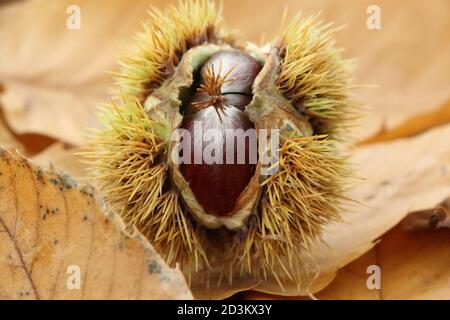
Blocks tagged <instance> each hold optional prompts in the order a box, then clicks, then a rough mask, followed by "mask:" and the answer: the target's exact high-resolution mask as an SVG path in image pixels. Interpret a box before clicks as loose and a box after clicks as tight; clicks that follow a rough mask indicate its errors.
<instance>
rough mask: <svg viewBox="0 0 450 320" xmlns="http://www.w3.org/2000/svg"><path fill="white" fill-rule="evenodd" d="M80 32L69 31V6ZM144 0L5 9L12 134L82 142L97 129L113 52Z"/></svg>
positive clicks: (3, 68)
mask: <svg viewBox="0 0 450 320" xmlns="http://www.w3.org/2000/svg"><path fill="white" fill-rule="evenodd" d="M74 4H76V5H78V7H79V8H80V13H81V25H80V29H68V28H67V27H66V20H67V19H68V17H69V16H70V13H67V9H68V7H69V5H74ZM147 6H148V2H147V1H145V0H138V1H133V5H130V2H129V1H126V0H118V1H114V2H108V3H105V2H103V1H89V0H79V1H75V2H74V1H68V0H67V1H65V0H64V1H61V0H49V1H23V2H19V3H15V4H12V5H8V6H3V7H1V8H0V43H1V46H0V84H1V85H3V87H4V92H3V93H0V106H1V107H2V108H3V109H4V112H5V117H6V119H7V121H8V123H9V124H10V125H11V127H12V128H13V129H14V131H15V132H16V133H18V134H22V133H38V134H41V135H44V136H48V137H51V138H55V139H60V140H62V141H65V142H68V143H70V144H72V145H80V144H83V143H84V142H85V131H86V127H94V126H96V125H97V122H96V119H95V111H96V104H97V103H98V102H100V101H105V100H106V99H107V96H108V92H107V88H108V86H110V85H111V82H112V77H111V76H110V75H108V74H107V73H106V70H113V69H114V68H115V67H116V63H115V57H114V55H115V54H117V53H118V51H120V50H119V46H120V45H122V42H123V41H124V40H125V39H128V38H129V37H131V36H132V34H133V30H135V29H137V28H138V26H139V22H140V20H141V19H142V17H143V16H145V14H146V8H147Z"/></svg>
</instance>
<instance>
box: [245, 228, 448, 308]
mask: <svg viewBox="0 0 450 320" xmlns="http://www.w3.org/2000/svg"><path fill="white" fill-rule="evenodd" d="M449 246H450V233H449V232H448V231H446V230H436V231H424V230H422V231H415V232H406V231H405V230H403V229H402V227H401V226H396V227H395V228H394V229H392V230H390V231H389V232H387V233H386V234H385V235H384V236H383V237H382V238H381V239H380V242H379V243H378V244H377V245H376V247H374V248H373V249H372V250H370V251H369V252H368V253H366V254H364V255H363V256H361V257H360V258H358V259H357V260H355V261H353V262H351V263H350V264H348V265H347V266H345V267H344V268H342V269H340V270H339V272H338V274H337V276H336V278H335V279H334V280H333V281H332V282H331V283H330V285H329V286H327V287H326V288H325V289H324V290H322V291H320V292H318V293H316V294H315V295H314V298H315V299H319V300H341V299H364V300H366V299H367V300H392V299H402V300H403V299H445V300H449V299H450V269H449V268H448V265H449V263H450V250H448V248H449ZM373 265H376V266H379V267H380V275H381V277H380V280H381V283H380V284H381V286H380V288H379V289H376V288H373V289H369V287H368V286H367V281H368V278H369V276H371V275H372V274H373V273H372V271H370V272H368V268H369V267H370V266H373ZM237 297H238V298H241V299H252V300H253V299H280V298H283V299H284V297H280V296H274V295H268V294H263V293H260V292H254V291H250V292H245V293H242V294H240V295H238V296H237ZM290 298H291V299H305V297H290ZM307 298H308V297H307Z"/></svg>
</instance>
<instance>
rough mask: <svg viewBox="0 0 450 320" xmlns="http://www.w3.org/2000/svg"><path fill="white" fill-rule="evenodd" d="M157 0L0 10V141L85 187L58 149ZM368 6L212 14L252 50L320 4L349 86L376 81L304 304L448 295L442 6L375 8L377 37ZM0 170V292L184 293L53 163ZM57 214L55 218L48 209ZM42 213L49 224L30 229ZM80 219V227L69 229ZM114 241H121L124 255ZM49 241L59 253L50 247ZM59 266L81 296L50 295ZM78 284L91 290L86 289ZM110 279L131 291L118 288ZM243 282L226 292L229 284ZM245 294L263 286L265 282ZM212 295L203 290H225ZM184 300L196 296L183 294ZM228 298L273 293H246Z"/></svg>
mask: <svg viewBox="0 0 450 320" xmlns="http://www.w3.org/2000/svg"><path fill="white" fill-rule="evenodd" d="M166 2H167V1H161V0H152V1H150V2H149V1H141V0H137V1H133V2H132V3H131V2H129V1H125V0H117V1H106V0H97V1H87V0H85V1H56V0H47V1H8V2H5V3H3V5H0V110H1V111H0V112H1V114H0V145H1V146H2V147H3V148H5V149H7V150H10V151H13V153H15V150H18V151H19V152H20V153H21V154H22V155H24V156H26V157H28V158H30V159H32V160H33V162H34V163H36V164H39V165H42V166H44V167H48V166H49V163H52V164H53V165H54V166H55V167H56V168H58V169H61V170H63V171H66V172H68V173H70V174H71V175H73V176H74V177H76V178H77V180H78V181H80V182H84V181H85V179H84V175H85V173H84V167H85V165H84V164H83V163H82V162H81V161H80V159H79V158H77V157H76V156H74V155H73V153H74V152H76V151H78V150H79V149H80V148H82V147H83V145H84V144H85V143H86V139H85V132H86V128H87V127H92V126H96V125H97V123H96V119H95V110H96V105H97V103H98V102H101V101H102V100H105V99H107V98H108V94H109V90H110V88H111V85H112V83H113V80H112V76H111V75H110V74H109V73H107V72H105V71H107V70H109V71H114V70H116V69H117V65H116V64H115V59H116V57H117V54H119V53H120V52H121V48H122V46H123V44H124V43H125V42H129V41H130V40H131V39H132V36H133V33H134V31H136V30H138V29H139V28H140V21H142V19H144V18H145V16H146V9H147V6H148V4H149V3H151V4H152V5H155V6H157V7H160V8H163V7H165V6H166V5H167V4H166ZM70 4H78V5H79V6H80V8H81V15H82V18H81V19H82V21H81V23H82V25H81V29H80V30H68V29H67V28H66V27H65V22H66V18H67V14H66V8H67V6H68V5H70ZM370 4H373V3H372V2H371V1H348V0H347V1H312V0H309V1H277V2H273V1H268V0H267V1H256V0H255V1H254V0H250V1H235V0H231V1H230V0H228V1H225V2H224V15H225V19H226V23H227V24H228V26H229V27H230V28H232V29H237V30H239V32H240V35H241V36H242V38H244V39H247V40H249V41H254V42H257V43H264V42H265V41H268V40H270V39H272V38H273V36H274V35H275V34H276V32H277V31H278V29H279V26H280V20H281V17H282V15H283V11H284V9H285V7H286V6H287V8H288V11H287V12H288V17H290V16H293V15H294V14H295V13H297V12H299V11H303V12H304V13H305V14H307V15H308V14H315V13H317V12H319V11H321V16H322V18H323V19H324V20H326V21H334V22H335V23H336V24H337V25H346V28H345V29H343V30H342V31H340V32H339V33H338V35H337V37H338V44H339V45H340V46H342V47H344V48H346V51H345V53H344V54H345V56H346V57H355V58H357V59H358V60H357V61H358V67H357V69H356V71H355V82H356V83H358V84H363V85H373V84H375V85H377V87H376V88H361V89H358V90H357V91H356V92H355V95H356V98H357V99H358V100H360V101H361V102H363V103H364V104H366V105H367V106H368V107H369V108H370V109H369V110H368V111H367V114H366V115H365V116H364V117H363V118H362V119H361V120H360V121H359V122H358V124H357V125H356V126H355V128H354V129H353V131H352V135H353V137H354V143H353V144H352V147H351V150H350V151H351V154H352V161H353V163H354V167H355V170H356V172H357V174H358V175H359V176H360V177H362V178H363V179H361V180H360V181H357V182H356V183H355V187H354V188H353V190H352V191H351V192H350V196H352V197H353V198H354V199H356V200H357V201H359V202H361V203H362V204H358V205H353V206H352V207H351V208H349V211H351V212H352V213H349V214H348V217H346V218H347V221H348V222H349V223H348V224H347V225H344V226H342V225H340V226H330V227H329V228H328V230H327V232H326V234H325V239H326V240H327V242H328V243H330V246H329V247H328V248H321V250H319V251H318V252H317V254H316V259H318V261H319V263H320V265H321V269H322V270H323V271H324V272H323V273H324V276H323V277H320V279H319V281H318V283H316V284H315V289H314V290H312V291H314V292H316V291H319V292H317V293H315V294H314V296H315V297H316V298H319V299H348V298H351V299H414V298H416V299H430V298H438V299H450V268H449V265H450V232H449V231H448V229H446V228H445V227H446V226H447V227H448V226H449V225H450V223H449V219H450V213H449V210H450V205H448V206H447V205H446V202H443V201H444V200H445V199H446V198H447V197H449V196H450V101H449V98H450V86H449V83H450V81H449V80H450V73H449V72H448V70H450V42H449V41H448V39H449V38H450V3H449V2H448V1H446V0H432V1H427V2H424V1H420V0H419V1H406V0H402V1H377V2H376V4H378V5H379V6H380V8H381V17H382V29H381V30H376V31H375V30H374V31H371V30H368V29H367V28H366V19H367V14H366V9H367V7H368V6H369V5H370ZM255 8H258V10H257V16H255ZM0 168H2V170H0V172H2V173H3V172H8V173H9V176H7V175H8V174H6V173H5V174H2V175H1V176H0V191H2V193H1V194H2V197H1V198H0V218H1V225H0V238H1V241H0V254H1V257H2V258H1V259H0V270H1V272H0V295H1V296H0V298H36V294H35V293H36V292H38V295H39V298H93V297H99V298H123V299H126V298H139V297H140V298H189V297H191V293H189V291H188V289H187V285H186V283H185V281H184V280H183V279H182V276H181V273H180V272H178V271H177V270H172V269H169V268H168V267H167V266H166V265H165V264H164V263H163V262H162V261H161V259H160V258H159V257H158V256H157V254H156V253H155V252H154V251H153V249H152V248H151V247H150V246H149V245H148V242H147V241H146V240H145V239H142V238H141V236H140V235H139V234H138V233H136V232H135V231H133V230H131V231H129V230H128V231H127V232H125V231H124V230H123V226H122V224H121V222H120V221H118V219H117V217H116V216H115V215H114V214H113V213H107V216H108V217H109V218H108V219H104V212H108V209H107V208H105V207H104V205H103V204H102V203H101V200H100V198H99V197H97V196H96V195H93V196H92V198H90V196H86V194H92V191H89V192H87V191H86V190H87V189H85V187H81V186H78V185H76V186H75V185H73V184H67V183H66V181H65V180H64V179H65V178H64V177H65V176H63V179H62V180H61V179H60V178H61V176H60V175H59V174H58V173H57V172H56V171H55V170H53V169H51V170H50V171H49V172H44V171H41V170H40V169H38V168H37V167H36V166H33V165H31V164H30V163H29V162H27V161H24V160H23V159H22V157H21V156H20V155H17V154H11V153H4V152H2V158H1V160H0ZM11 181H14V184H11ZM52 181H56V183H52ZM2 189H3V190H2ZM61 190H62V191H61ZM89 190H90V189H89ZM86 197H87V198H89V199H91V200H90V201H88V200H89V199H88V200H86V199H85V198H86ZM64 203H67V204H68V206H67V205H66V206H63V205H62V204H64ZM440 204H441V206H440ZM41 206H42V207H41ZM71 206H73V207H71ZM68 208H69V209H68ZM435 208H438V209H439V208H440V209H439V210H435ZM56 209H59V210H60V211H59V214H58V213H54V214H53V216H52V210H54V211H55V212H56ZM47 210H49V212H50V213H49V218H48V219H46V220H42V219H43V217H44V216H46V217H47V215H46V214H47ZM68 210H69V211H70V212H71V213H70V215H68V214H67V213H68ZM417 210H426V211H422V212H419V213H412V214H411V215H409V216H408V217H407V218H406V220H405V221H404V222H403V223H400V224H399V222H400V221H401V220H402V219H403V218H404V217H405V216H406V215H407V214H408V213H409V212H413V211H417ZM437 212H439V213H440V215H439V217H441V220H442V221H441V220H440V221H439V222H438V223H437V227H436V228H429V227H428V222H429V218H430V217H431V216H433V215H434V216H436V213H437ZM17 214H18V215H17ZM69 216H70V217H72V219H73V220H72V221H70V219H68V218H67V217H69ZM85 216H87V218H86V219H87V220H88V222H89V223H80V221H84V220H83V219H84V217H85ZM39 217H40V218H41V220H39ZM77 219H79V220H78V221H77ZM109 219H110V220H111V221H112V222H111V223H109V222H106V221H109ZM38 221H40V223H38ZM75 221H77V222H78V223H75ZM94 221H96V223H93V222H94ZM84 224H86V225H89V226H90V228H89V227H86V228H87V229H86V228H84V227H83V225H84ZM37 225H38V226H39V227H37ZM62 226H64V228H63V227H62ZM440 227H442V228H440ZM33 230H34V231H33ZM46 230H47V231H46ZM68 230H69V231H68ZM70 230H72V231H70ZM92 230H95V232H94V231H92ZM78 233H81V235H79V236H77V237H74V236H73V235H74V234H78ZM50 234H51V236H49V235H50ZM71 235H72V236H71ZM83 235H84V236H83ZM5 237H6V238H5ZM122 238H123V239H127V240H124V241H126V242H127V243H130V245H128V246H126V247H125V249H124V247H123V246H122V245H121V239H122ZM79 239H85V242H84V243H79ZM86 239H89V240H86ZM111 239H115V240H114V241H113V240H111ZM55 240H57V243H58V245H50V244H51V243H54V241H55ZM52 241H53V242H52ZM93 248H95V250H93ZM89 252H91V254H89ZM92 252H96V254H94V255H93V256H92ZM69 253H70V254H69ZM113 253H114V254H113ZM120 254H123V255H124V256H123V257H120V258H119V256H120ZM111 255H112V256H115V257H116V258H115V260H114V261H116V263H117V261H119V263H118V264H117V267H116V268H111V267H110V265H111V260H110V256H111ZM4 257H10V259H12V260H11V261H8V260H7V259H5V258H4ZM71 257H76V260H77V261H84V263H86V264H87V265H89V264H92V265H93V267H90V268H92V270H91V271H90V272H89V275H90V276H87V277H86V279H85V281H86V283H84V285H85V288H84V289H83V291H82V292H81V293H80V292H79V293H78V294H79V295H77V294H74V293H73V292H72V294H74V295H72V296H70V295H67V296H65V295H64V292H65V294H69V293H68V292H67V290H66V291H64V290H58V288H57V286H59V285H61V283H62V284H64V283H65V282H61V281H62V280H61V278H65V277H63V276H64V274H62V273H64V271H65V268H63V266H65V265H67V264H68V263H69V261H68V260H70V259H71ZM91 259H93V260H94V261H95V262H89V261H91ZM355 259H356V260H355ZM136 261H140V262H139V263H136ZM372 264H377V265H379V266H380V267H381V270H382V280H381V281H382V285H381V289H380V290H369V289H367V286H366V280H367V277H368V274H367V273H366V269H367V267H368V266H369V265H372ZM136 266H145V267H146V268H142V269H139V270H136V274H133V272H120V270H134V269H133V268H136ZM130 268H131V269H130ZM339 268H341V269H340V270H339V271H338V269H339ZM100 269H101V270H100ZM88 270H90V269H89V267H88ZM105 270H107V271H108V272H106V274H105V272H103V271H105ZM114 270H115V271H114ZM143 270H146V271H147V273H146V272H144V271H143ZM149 270H152V271H155V270H158V272H156V273H155V272H153V273H152V272H149ZM139 272H142V273H139ZM336 273H337V276H336ZM127 277H128V278H127ZM133 277H134V278H133ZM333 278H334V280H333ZM30 280H31V281H30ZM91 281H92V283H93V281H98V283H100V284H103V286H101V285H100V286H99V287H98V288H97V287H95V290H94V287H93V284H92V283H91ZM330 282H331V283H330ZM124 283H132V285H130V287H129V288H128V289H127V290H125V289H124V290H122V291H120V292H119V291H118V290H117V288H119V287H120V288H122V287H123V285H124ZM257 285H258V284H255V283H245V282H242V283H239V282H238V283H237V284H236V286H237V289H241V290H244V289H250V288H253V287H255V286H257ZM256 289H258V290H261V291H265V292H274V291H277V290H275V289H273V290H271V285H270V284H266V285H263V286H261V285H259V287H257V288H256ZM219 291H220V290H218V293H217V294H216V295H215V296H211V294H206V293H204V294H206V295H204V296H205V297H215V298H221V297H226V296H229V295H230V294H233V293H234V291H229V290H228V291H227V290H224V291H222V292H219ZM54 292H56V293H58V292H61V295H59V296H58V294H55V293H54ZM194 292H195V295H196V296H199V297H202V296H203V295H202V292H201V291H198V290H196V289H195V288H194ZM27 293H28V294H27ZM235 297H239V298H249V299H258V298H281V296H275V295H270V294H267V293H260V292H256V291H244V292H241V293H238V294H237V295H236V296H235ZM295 298H299V297H295Z"/></svg>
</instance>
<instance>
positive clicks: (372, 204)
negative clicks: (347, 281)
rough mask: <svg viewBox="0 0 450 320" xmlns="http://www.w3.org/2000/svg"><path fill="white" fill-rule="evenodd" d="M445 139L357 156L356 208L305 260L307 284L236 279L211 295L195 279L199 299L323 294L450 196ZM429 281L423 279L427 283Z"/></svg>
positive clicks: (445, 133) (378, 147)
mask: <svg viewBox="0 0 450 320" xmlns="http://www.w3.org/2000/svg"><path fill="white" fill-rule="evenodd" d="M443 137H450V125H446V126H442V127H438V128H435V129H433V130H429V131H427V132H426V133H424V134H422V135H419V136H417V137H414V138H409V139H401V140H396V141H392V142H389V143H380V144H374V145H368V146H365V147H361V148H357V149H355V150H354V151H353V153H352V159H353V163H354V167H355V170H356V174H357V175H358V176H359V177H361V178H363V180H362V181H360V182H358V183H356V184H355V186H354V188H353V189H352V190H351V191H350V192H349V194H348V196H349V197H350V198H351V199H354V200H356V201H357V203H353V204H351V205H349V207H348V208H347V209H348V211H347V214H346V215H345V219H346V223H336V224H330V225H328V226H327V227H326V228H325V230H324V232H323V240H324V243H325V244H317V245H316V246H315V247H313V248H312V249H311V251H310V253H309V254H307V253H305V254H304V256H303V261H304V265H305V266H307V267H306V268H305V272H304V277H303V282H302V283H300V284H297V285H295V284H294V285H292V286H291V287H285V288H283V289H282V288H280V287H279V285H278V284H277V282H276V280H275V279H270V278H269V279H267V281H264V282H255V281H252V279H248V278H245V279H240V278H237V279H236V280H234V279H233V286H229V285H228V283H221V284H220V285H219V286H217V285H216V284H215V283H214V282H213V283H211V284H210V290H209V291H208V290H205V289H204V284H203V283H202V281H201V280H202V278H201V277H200V276H198V277H196V278H195V277H194V279H193V287H192V290H193V293H194V296H196V297H198V298H207V297H208V298H211V297H212V298H225V297H229V296H231V295H233V294H235V293H236V292H239V291H244V290H249V289H252V290H257V291H261V292H265V293H271V294H278V295H285V296H288V295H290V296H308V295H312V294H315V293H316V292H319V291H321V290H323V289H324V288H325V287H326V286H328V285H329V284H330V283H331V281H332V280H333V279H334V277H335V276H336V273H337V271H338V270H339V269H340V268H342V267H344V266H345V265H347V264H349V263H350V262H351V261H353V260H355V259H357V258H358V257H360V256H361V255H363V254H364V253H366V252H368V251H370V250H371V249H372V248H373V247H374V246H375V245H376V243H377V241H378V240H379V238H380V236H381V235H382V234H384V233H385V232H386V231H388V230H390V229H391V228H393V227H394V226H395V225H397V224H398V223H399V222H400V221H401V220H402V219H403V218H404V217H405V216H406V214H407V213H408V212H411V211H416V210H422V209H426V208H430V207H434V206H436V205H437V204H438V203H440V202H441V201H442V199H444V198H446V197H447V196H448V195H449V194H450V145H449V144H448V140H447V139H444V138H443ZM382 243H383V242H382ZM382 243H381V244H382ZM387 248H389V247H387ZM386 250H388V249H386ZM308 270H309V272H307V271H308ZM426 275H427V274H426V273H424V278H423V279H426ZM399 290H400V289H399Z"/></svg>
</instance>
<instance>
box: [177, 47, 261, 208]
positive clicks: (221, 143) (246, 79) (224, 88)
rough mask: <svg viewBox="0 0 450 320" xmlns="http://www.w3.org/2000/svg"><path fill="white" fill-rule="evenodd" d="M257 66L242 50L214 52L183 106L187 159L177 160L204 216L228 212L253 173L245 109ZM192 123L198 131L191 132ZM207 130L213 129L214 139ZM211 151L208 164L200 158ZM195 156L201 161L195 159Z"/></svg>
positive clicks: (251, 133) (253, 150) (252, 133)
mask: <svg viewBox="0 0 450 320" xmlns="http://www.w3.org/2000/svg"><path fill="white" fill-rule="evenodd" d="M260 70H261V66H260V65H259V64H258V62H257V61H255V60H254V59H253V58H252V57H250V56H248V55H246V54H244V53H242V52H238V51H222V52H219V53H217V54H215V55H213V56H212V57H211V58H210V59H209V60H208V61H207V62H206V63H205V64H204V65H203V67H202V69H201V71H200V73H199V79H197V83H199V84H200V85H199V87H198V88H197V92H196V93H195V94H194V95H193V96H192V97H191V99H190V100H189V102H187V103H186V105H185V106H183V109H184V113H183V121H182V124H181V126H180V127H181V128H183V129H186V130H187V131H189V133H190V138H191V141H190V142H191V143H190V145H191V161H190V163H182V164H181V165H180V171H181V173H182V174H183V176H184V178H185V179H186V181H187V182H189V186H190V188H191V190H192V192H193V193H194V195H195V197H196V199H197V201H198V203H199V204H200V205H201V206H202V207H203V209H204V210H205V211H206V212H207V213H208V214H212V215H215V216H230V215H232V214H233V210H234V208H235V204H236V201H237V199H238V197H239V195H240V194H241V193H242V191H243V190H244V189H245V187H246V186H247V185H248V183H249V181H250V179H251V178H252V177H253V175H254V174H255V169H256V162H257V140H256V132H255V130H254V129H255V126H254V124H253V123H252V122H251V121H250V120H249V118H248V116H247V114H246V112H245V111H244V109H245V107H246V106H247V105H248V104H249V103H250V102H251V100H252V85H253V82H254V80H255V78H256V76H257V75H258V73H259V71H260ZM196 122H197V124H198V127H197V128H199V127H201V128H202V130H201V132H197V131H196V130H195V123H196ZM210 129H212V130H213V131H211V130H210ZM208 132H216V136H214V139H211V138H212V137H210V136H207V135H208ZM243 135H244V136H243ZM211 144H214V145H213V146H211ZM211 149H214V150H213V151H212V154H211V155H212V157H213V158H214V159H215V161H214V162H213V163H211V161H207V160H205V159H204V157H203V156H204V155H205V153H206V154H207V153H208V150H211ZM216 152H218V153H221V154H215V153H216ZM230 153H231V154H230ZM199 154H201V155H202V160H201V163H195V155H197V156H198V155H199ZM242 154H244V157H243V158H242ZM217 160H219V161H217Z"/></svg>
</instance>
